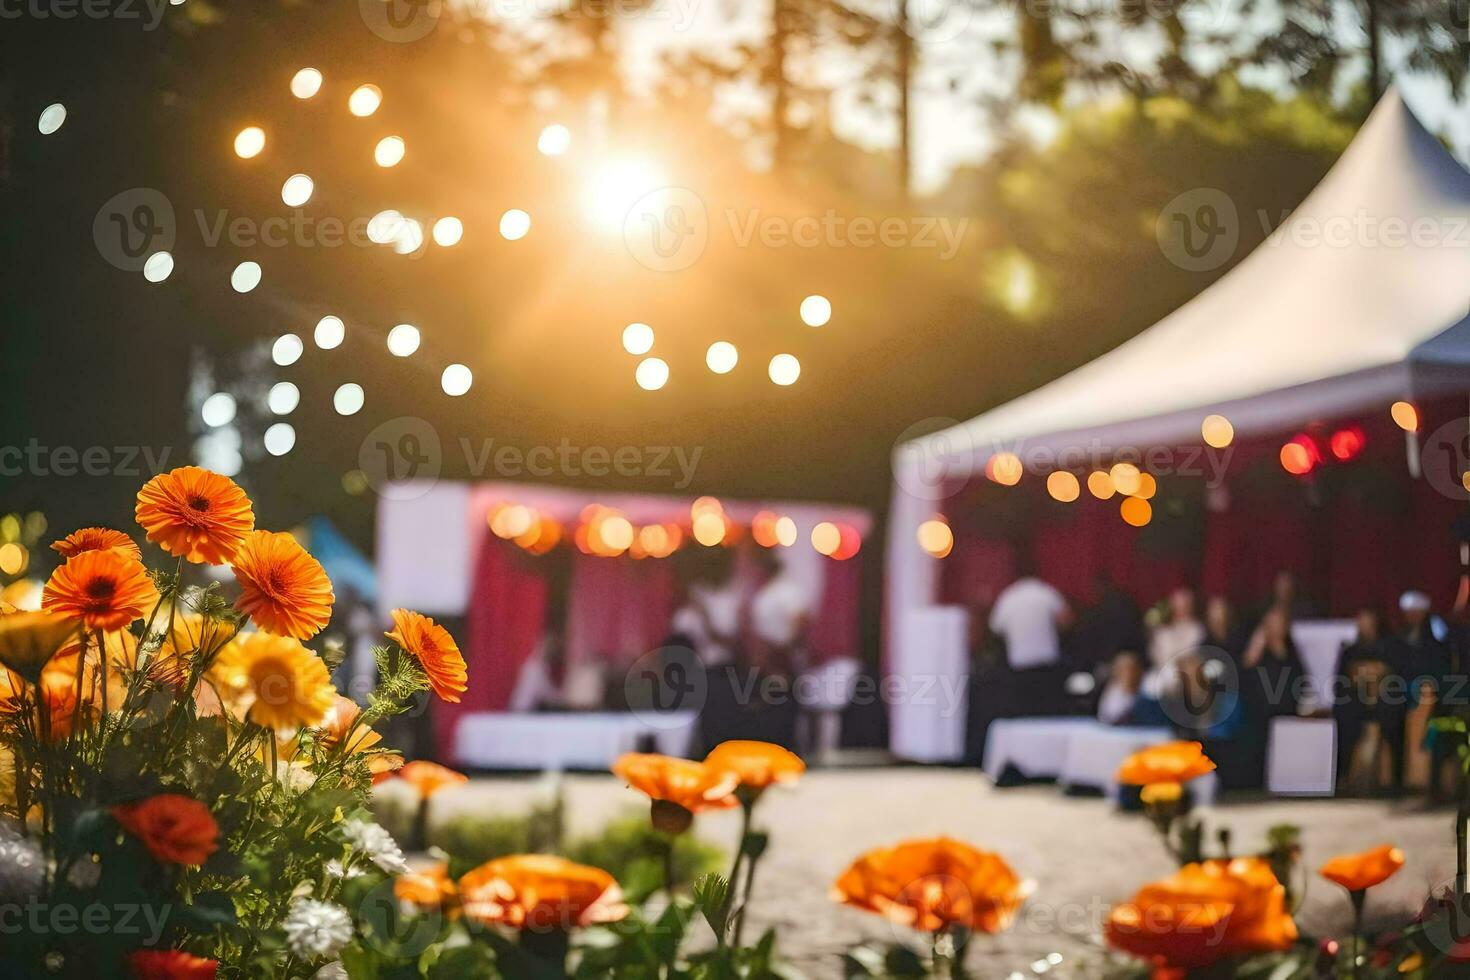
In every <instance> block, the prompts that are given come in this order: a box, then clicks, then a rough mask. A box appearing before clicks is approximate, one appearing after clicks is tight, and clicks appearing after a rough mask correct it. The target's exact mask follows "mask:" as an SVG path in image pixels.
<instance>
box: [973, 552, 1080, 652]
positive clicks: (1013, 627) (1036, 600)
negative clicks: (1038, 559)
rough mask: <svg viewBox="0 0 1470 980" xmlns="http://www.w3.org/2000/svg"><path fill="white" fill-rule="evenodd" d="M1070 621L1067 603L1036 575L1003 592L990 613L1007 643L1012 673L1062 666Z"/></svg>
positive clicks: (993, 628)
mask: <svg viewBox="0 0 1470 980" xmlns="http://www.w3.org/2000/svg"><path fill="white" fill-rule="evenodd" d="M1070 621H1071V609H1070V607H1069V606H1068V605H1067V600H1066V599H1065V598H1063V596H1062V594H1061V593H1060V592H1058V591H1057V590H1056V589H1055V588H1053V587H1052V586H1051V585H1048V584H1047V583H1046V582H1043V581H1042V580H1041V579H1039V578H1036V577H1035V576H1032V575H1025V576H1022V577H1021V578H1018V579H1017V580H1016V581H1014V582H1012V583H1011V584H1010V585H1008V586H1006V587H1005V588H1004V589H1003V590H1001V593H1000V595H999V596H997V597H996V599H995V605H994V606H993V607H992V608H991V610H990V629H991V631H992V632H994V633H996V634H997V635H998V636H1000V637H1001V638H1002V639H1004V640H1005V644H1006V660H1007V661H1008V662H1009V663H1010V665H1011V669H1012V670H1031V669H1033V668H1037V667H1052V666H1055V665H1056V664H1057V663H1059V662H1060V661H1061V659H1062V640H1061V630H1062V629H1064V628H1065V627H1066V626H1067V625H1068V623H1070Z"/></svg>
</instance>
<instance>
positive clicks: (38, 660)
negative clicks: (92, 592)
mask: <svg viewBox="0 0 1470 980" xmlns="http://www.w3.org/2000/svg"><path fill="white" fill-rule="evenodd" d="M80 628H81V623H80V622H79V621H78V620H77V619H76V617H74V616H69V615H63V614H61V613H57V612H10V613H0V664H4V665H5V666H6V667H8V668H10V669H11V670H13V671H15V672H16V673H17V674H19V675H20V676H21V677H22V678H24V679H25V680H27V681H29V682H30V683H32V684H34V683H36V682H37V681H39V680H40V679H41V671H42V670H43V669H44V668H45V666H46V663H47V661H49V660H50V659H51V658H52V657H54V656H55V655H56V653H57V651H59V650H60V649H61V648H62V647H63V646H65V645H66V642H67V641H68V640H70V639H71V638H72V637H73V636H74V635H75V634H76V632H77V630H78V629H80Z"/></svg>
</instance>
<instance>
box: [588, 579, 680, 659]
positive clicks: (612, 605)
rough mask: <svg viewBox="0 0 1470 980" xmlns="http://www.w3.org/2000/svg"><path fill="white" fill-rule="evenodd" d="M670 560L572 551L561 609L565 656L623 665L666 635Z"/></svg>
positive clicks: (671, 602) (671, 606) (670, 590)
mask: <svg viewBox="0 0 1470 980" xmlns="http://www.w3.org/2000/svg"><path fill="white" fill-rule="evenodd" d="M675 593H676V590H675V585H674V572H673V566H672V565H670V564H669V563H668V562H667V561H665V560H662V559H653V558H646V559H643V560H642V561H637V560H634V559H632V558H627V557H621V558H599V557H597V556H595V555H583V554H578V555H575V556H574V557H573V559H572V582H571V595H570V597H569V601H568V610H567V620H568V621H567V659H568V661H569V662H571V663H574V664H576V663H587V662H589V661H593V660H604V661H607V662H609V663H611V664H615V665H619V666H627V665H629V664H631V663H632V662H633V661H635V660H637V659H638V658H639V657H641V656H642V655H643V654H645V653H648V652H649V651H650V650H654V649H657V647H658V645H659V644H660V643H661V642H662V641H663V639H664V637H665V636H667V635H668V630H669V620H670V619H672V618H673V615H674V603H675Z"/></svg>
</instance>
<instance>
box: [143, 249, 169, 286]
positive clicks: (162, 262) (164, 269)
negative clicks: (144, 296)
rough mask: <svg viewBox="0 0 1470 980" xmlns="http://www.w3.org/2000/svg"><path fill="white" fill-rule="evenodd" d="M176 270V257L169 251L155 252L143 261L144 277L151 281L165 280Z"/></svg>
mask: <svg viewBox="0 0 1470 980" xmlns="http://www.w3.org/2000/svg"><path fill="white" fill-rule="evenodd" d="M173 272H174V257H173V255H172V254H170V253H168V252H154V253H153V254H152V255H150V256H148V260H147V261H146V262H144V263H143V278H144V279H147V280H148V281H149V282H163V281H164V280H165V279H167V278H168V277H169V276H171V275H173Z"/></svg>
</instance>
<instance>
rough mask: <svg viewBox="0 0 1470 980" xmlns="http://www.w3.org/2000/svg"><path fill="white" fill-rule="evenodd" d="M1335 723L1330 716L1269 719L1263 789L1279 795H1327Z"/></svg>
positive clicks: (1332, 780)
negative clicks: (1268, 737)
mask: <svg viewBox="0 0 1470 980" xmlns="http://www.w3.org/2000/svg"><path fill="white" fill-rule="evenodd" d="M1336 786H1337V725H1336V724H1335V723H1334V722H1333V721H1332V719H1331V718H1272V719H1271V744H1270V748H1269V749H1267V752H1266V788H1267V789H1268V790H1270V791H1271V792H1272V793H1275V794H1277V795H1279V796H1331V795H1332V792H1333V790H1334V789H1335V788H1336Z"/></svg>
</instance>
